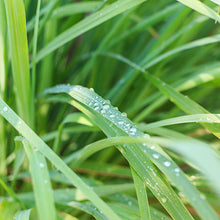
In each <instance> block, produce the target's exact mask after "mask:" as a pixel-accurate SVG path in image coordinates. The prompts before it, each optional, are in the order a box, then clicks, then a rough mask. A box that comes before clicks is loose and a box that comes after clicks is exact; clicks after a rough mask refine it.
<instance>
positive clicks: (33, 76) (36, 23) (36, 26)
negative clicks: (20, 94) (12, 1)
mask: <svg viewBox="0 0 220 220" xmlns="http://www.w3.org/2000/svg"><path fill="white" fill-rule="evenodd" d="M40 5H41V0H38V1H37V10H36V20H35V26H34V37H33V42H34V43H33V44H34V45H33V54H32V73H31V88H32V101H33V102H34V100H35V87H36V56H37V40H38V39H37V36H38V24H39V16H40V15H39V14H40ZM32 115H34V103H33V108H32Z"/></svg>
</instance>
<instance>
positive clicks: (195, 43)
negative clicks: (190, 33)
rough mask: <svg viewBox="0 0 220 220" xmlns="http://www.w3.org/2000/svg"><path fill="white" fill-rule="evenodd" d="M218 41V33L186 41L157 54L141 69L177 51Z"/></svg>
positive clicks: (219, 39) (219, 37) (219, 36)
mask: <svg viewBox="0 0 220 220" xmlns="http://www.w3.org/2000/svg"><path fill="white" fill-rule="evenodd" d="M219 41H220V35H219V34H218V35H213V36H211V37H205V38H202V39H199V40H195V41H192V42H190V43H187V44H185V45H182V46H179V47H177V48H174V49H173V50H170V51H168V52H165V53H164V54H162V55H160V56H157V57H156V58H155V59H153V60H152V61H150V62H148V63H146V64H145V65H144V66H143V69H148V68H150V67H152V66H154V65H155V64H157V63H159V62H161V61H162V60H164V59H166V58H167V57H169V56H172V55H174V54H176V53H179V52H181V51H185V50H189V49H193V48H197V47H201V46H204V45H208V44H213V43H217V42H219Z"/></svg>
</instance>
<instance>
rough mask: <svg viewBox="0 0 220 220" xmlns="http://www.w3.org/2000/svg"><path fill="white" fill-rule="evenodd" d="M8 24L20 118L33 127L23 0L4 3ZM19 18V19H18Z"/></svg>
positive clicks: (11, 0)
mask: <svg viewBox="0 0 220 220" xmlns="http://www.w3.org/2000/svg"><path fill="white" fill-rule="evenodd" d="M4 2H5V8H6V15H7V23H8V34H9V47H10V53H11V62H12V70H13V71H12V72H13V80H14V84H15V91H16V93H15V94H16V103H17V108H18V112H19V114H20V116H21V117H22V118H23V119H24V120H25V122H26V123H28V124H29V125H30V126H32V127H33V125H34V121H33V120H34V118H33V115H32V113H33V112H32V109H33V104H34V102H33V100H32V98H31V87H30V71H29V58H28V45H27V35H26V18H25V10H24V4H23V1H22V0H9V1H4ZM18 17H19V19H18Z"/></svg>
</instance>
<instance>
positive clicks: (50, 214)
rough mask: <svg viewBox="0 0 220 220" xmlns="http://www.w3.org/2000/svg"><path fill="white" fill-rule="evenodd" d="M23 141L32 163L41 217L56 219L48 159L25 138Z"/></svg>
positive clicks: (49, 219) (37, 204)
mask: <svg viewBox="0 0 220 220" xmlns="http://www.w3.org/2000/svg"><path fill="white" fill-rule="evenodd" d="M21 142H22V143H23V146H24V149H25V151H26V154H27V156H28V160H29V164H30V170H31V177H32V180H33V187H34V195H35V199H36V206H37V210H38V215H39V219H40V220H53V219H56V211H55V206H54V199H53V195H52V188H51V183H50V178H49V173H48V168H47V163H46V160H45V158H44V157H43V156H42V154H41V153H40V152H37V151H36V150H34V149H33V148H32V147H31V146H30V145H29V143H28V142H27V141H26V140H25V139H24V138H21Z"/></svg>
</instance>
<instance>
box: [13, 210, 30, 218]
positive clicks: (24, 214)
mask: <svg viewBox="0 0 220 220" xmlns="http://www.w3.org/2000/svg"><path fill="white" fill-rule="evenodd" d="M31 211H32V209H27V210H22V211H19V212H17V213H16V214H15V216H14V218H13V220H29V219H30V215H31Z"/></svg>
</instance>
